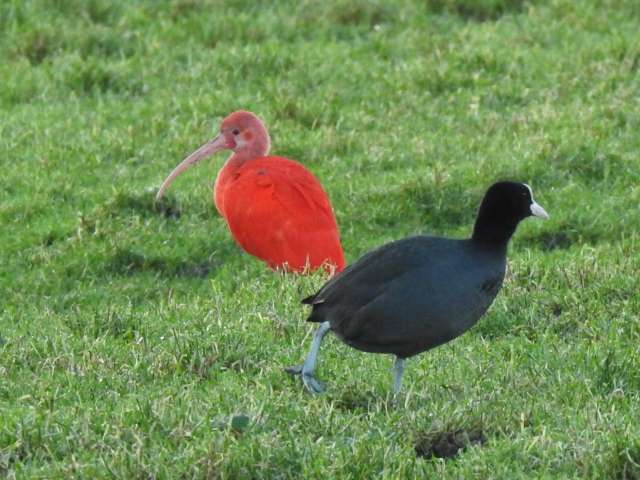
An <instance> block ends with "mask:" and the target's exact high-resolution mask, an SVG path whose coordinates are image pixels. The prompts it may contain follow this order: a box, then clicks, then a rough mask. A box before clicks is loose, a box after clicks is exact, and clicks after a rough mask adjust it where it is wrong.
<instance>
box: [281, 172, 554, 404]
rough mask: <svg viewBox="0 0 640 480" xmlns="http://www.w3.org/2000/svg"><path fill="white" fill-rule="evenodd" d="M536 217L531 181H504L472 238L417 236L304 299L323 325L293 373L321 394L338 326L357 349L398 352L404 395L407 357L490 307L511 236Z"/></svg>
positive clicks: (452, 334) (485, 204)
mask: <svg viewBox="0 0 640 480" xmlns="http://www.w3.org/2000/svg"><path fill="white" fill-rule="evenodd" d="M532 215H533V216H537V217H542V218H548V215H547V213H546V212H545V211H544V209H543V208H542V207H541V206H540V205H538V204H537V203H536V202H535V201H534V200H533V194H532V192H531V188H530V187H529V186H528V185H526V184H524V183H516V182H498V183H495V184H493V185H492V186H491V187H490V188H489V190H487V193H486V194H485V196H484V199H483V200H482V203H481V205H480V209H479V210H478V215H477V218H476V222H475V226H474V229H473V234H472V236H471V238H469V239H466V240H456V239H449V238H439V237H429V236H416V237H410V238H405V239H403V240H399V241H396V242H391V243H388V244H386V245H383V246H382V247H380V248H378V249H376V250H373V251H371V252H369V253H367V254H365V255H364V256H363V257H362V258H360V259H359V260H358V261H357V262H355V263H353V264H352V265H350V266H349V267H348V268H347V269H345V270H344V271H343V272H342V273H340V274H338V275H336V276H335V277H333V278H332V279H331V280H329V281H328V282H327V283H326V284H325V285H324V286H323V287H322V288H321V289H320V290H319V291H318V292H317V293H316V294H315V295H311V296H310V297H307V298H305V299H304V300H303V301H302V303H305V304H308V305H311V306H312V307H313V311H312V312H311V315H310V316H309V318H308V321H310V322H318V323H320V324H321V325H320V327H319V328H318V330H317V331H316V333H315V334H314V337H313V342H312V346H311V351H310V352H309V354H308V356H307V358H306V359H305V362H304V364H303V365H301V366H297V367H290V368H288V369H287V371H288V372H289V373H293V374H302V378H303V381H304V384H305V386H306V387H307V389H308V390H309V391H311V392H313V393H319V392H321V391H322V390H323V387H322V385H321V384H320V383H319V382H318V381H317V380H316V379H315V378H314V376H313V372H314V370H315V364H316V359H317V354H318V349H319V348H320V344H321V342H322V339H323V338H324V336H325V334H326V333H327V332H328V331H329V330H331V331H333V332H334V333H335V334H336V335H337V336H338V337H339V338H340V339H341V340H342V341H344V342H345V343H346V344H348V345H350V346H352V347H354V348H357V349H358V350H362V351H365V352H373V353H390V354H393V355H395V356H396V360H395V363H394V390H395V391H396V392H398V391H399V390H400V385H401V380H402V372H403V368H404V360H405V359H406V358H408V357H411V356H413V355H416V354H418V353H421V352H424V351H426V350H429V349H431V348H434V347H437V346H438V345H442V344H443V343H446V342H448V341H450V340H452V339H454V338H456V337H458V336H459V335H461V334H462V333H464V332H465V331H467V330H468V329H469V328H471V327H472V326H473V325H474V324H475V323H476V322H477V321H478V319H479V318H480V317H481V316H482V315H483V314H484V313H485V312H486V311H487V309H488V308H489V306H490V305H491V303H492V302H493V299H494V298H495V297H496V295H497V294H498V291H499V290H500V288H501V287H502V281H503V278H504V274H505V268H506V260H507V244H508V242H509V239H510V238H511V236H512V235H513V233H514V231H515V229H516V227H517V225H518V223H519V222H520V221H521V220H523V219H524V218H526V217H529V216H532Z"/></svg>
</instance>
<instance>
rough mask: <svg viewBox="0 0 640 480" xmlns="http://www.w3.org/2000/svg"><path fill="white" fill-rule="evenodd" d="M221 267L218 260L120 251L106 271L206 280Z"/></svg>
mask: <svg viewBox="0 0 640 480" xmlns="http://www.w3.org/2000/svg"><path fill="white" fill-rule="evenodd" d="M220 265H222V261H221V260H218V259H211V258H209V259H207V260H197V259H193V258H192V259H189V260H180V259H176V258H163V257H157V256H151V255H145V254H142V253H137V252H134V251H132V250H128V249H120V250H118V251H116V253H115V254H114V255H113V256H112V257H111V258H110V259H109V260H108V261H107V264H106V271H107V272H109V273H114V274H116V275H134V274H136V273H140V272H157V273H161V274H163V275H165V276H170V277H191V278H206V277H208V276H209V273H211V272H212V271H213V270H215V269H216V268H218V267H219V266H220Z"/></svg>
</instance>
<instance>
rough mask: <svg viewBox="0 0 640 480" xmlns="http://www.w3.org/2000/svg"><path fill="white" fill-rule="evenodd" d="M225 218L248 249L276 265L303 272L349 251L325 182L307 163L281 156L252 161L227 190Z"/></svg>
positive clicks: (336, 261) (340, 260)
mask: <svg viewBox="0 0 640 480" xmlns="http://www.w3.org/2000/svg"><path fill="white" fill-rule="evenodd" d="M225 217H226V220H227V223H228V225H229V229H230V230H231V232H232V234H233V236H234V237H235V239H236V240H237V241H238V243H239V244H240V245H241V246H242V247H243V248H244V249H245V250H246V251H247V252H249V253H251V254H253V255H255V256H257V257H259V258H261V259H263V260H265V261H266V262H267V263H269V265H271V266H272V267H274V268H277V267H279V266H283V265H285V264H286V265H287V266H288V268H289V269H292V270H296V271H301V270H304V268H305V266H307V265H308V266H310V267H311V268H317V267H318V266H320V265H321V264H323V263H324V262H329V263H332V264H334V265H336V266H337V267H338V269H339V270H341V269H342V268H343V267H344V256H343V253H342V247H341V245H340V237H339V233H338V227H337V224H336V220H335V216H334V214H333V210H332V208H331V204H330V203H329V199H328V197H327V195H326V193H325V192H324V190H323V189H322V186H321V185H320V182H318V180H317V179H316V178H315V177H314V176H313V174H311V172H309V171H308V170H307V169H305V168H304V167H303V166H302V165H300V164H299V163H297V162H294V161H292V160H288V159H284V158H279V157H276V158H274V157H263V158H260V159H255V160H251V161H249V162H247V163H246V164H245V165H244V166H243V167H242V168H241V169H240V170H239V171H238V173H237V174H236V178H235V179H234V181H233V182H231V183H230V184H229V186H228V187H227V188H226V189H225Z"/></svg>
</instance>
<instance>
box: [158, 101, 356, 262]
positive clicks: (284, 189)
mask: <svg viewBox="0 0 640 480" xmlns="http://www.w3.org/2000/svg"><path fill="white" fill-rule="evenodd" d="M270 146H271V141H270V139H269V134H268V132H267V129H266V128H265V126H264V124H263V123H262V121H261V120H260V119H259V118H258V117H257V116H256V115H254V114H253V113H251V112H247V111H243V110H240V111H237V112H233V113H231V114H230V115H228V116H227V117H226V118H224V119H223V120H222V124H221V125H220V132H219V133H218V135H217V136H216V137H215V138H213V139H212V140H210V141H208V142H207V143H205V144H204V145H202V146H201V147H200V148H198V149H197V150H196V151H195V152H193V153H192V154H191V155H189V156H188V157H186V158H185V159H184V160H183V161H182V162H181V163H180V164H179V165H178V166H177V167H176V168H175V169H174V170H173V171H172V172H171V173H170V174H169V176H168V177H167V178H166V179H165V181H164V182H163V184H162V186H161V187H160V190H158V194H157V195H156V201H157V200H159V199H160V198H161V197H162V195H163V194H164V192H165V191H166V190H167V188H168V187H169V185H170V184H171V182H172V181H173V180H174V179H175V178H176V177H177V176H178V175H180V174H181V173H182V172H184V171H185V170H186V169H188V168H189V167H190V166H191V165H194V164H195V163H197V162H199V161H200V160H202V159H204V158H207V157H209V156H211V155H213V154H214V153H216V152H217V151H219V150H225V149H228V150H232V151H233V154H232V155H231V157H229V159H228V160H227V161H226V163H225V164H224V166H223V168H222V169H221V170H220V171H219V172H218V177H217V178H216V182H215V185H214V187H213V201H214V203H215V206H216V208H217V209H218V212H220V215H222V217H223V218H224V219H225V220H226V222H227V225H228V227H229V230H230V231H231V235H233V238H234V239H235V240H236V242H237V243H238V244H239V245H240V246H241V247H242V248H243V249H244V250H245V251H246V252H247V253H249V254H251V255H254V256H256V257H258V258H259V259H261V260H263V261H265V262H266V263H267V265H269V267H271V268H272V269H274V270H284V271H288V272H296V273H306V272H310V271H314V270H316V269H318V268H319V267H323V268H325V270H327V271H331V270H333V269H335V271H341V270H342V269H344V266H345V263H344V253H343V251H342V246H341V244H340V235H339V233H338V226H337V224H336V218H335V215H334V213H333V209H332V207H331V203H330V202H329V198H328V196H327V194H326V193H325V191H324V190H323V188H322V186H321V185H320V182H319V181H318V179H317V178H316V177H315V176H314V175H313V174H312V173H311V172H310V171H309V170H307V169H306V168H305V167H303V166H302V165H301V164H300V163H298V162H295V161H293V160H289V159H288V158H283V157H275V156H268V154H269V148H270Z"/></svg>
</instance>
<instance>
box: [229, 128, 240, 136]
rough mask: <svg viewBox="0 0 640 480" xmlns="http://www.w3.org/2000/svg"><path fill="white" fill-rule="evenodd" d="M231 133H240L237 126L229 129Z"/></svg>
mask: <svg viewBox="0 0 640 480" xmlns="http://www.w3.org/2000/svg"><path fill="white" fill-rule="evenodd" d="M231 133H233V134H234V135H240V130H239V129H237V128H234V129H233V130H231Z"/></svg>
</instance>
